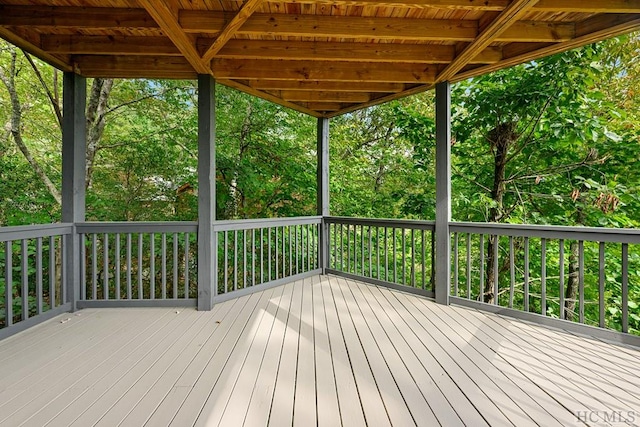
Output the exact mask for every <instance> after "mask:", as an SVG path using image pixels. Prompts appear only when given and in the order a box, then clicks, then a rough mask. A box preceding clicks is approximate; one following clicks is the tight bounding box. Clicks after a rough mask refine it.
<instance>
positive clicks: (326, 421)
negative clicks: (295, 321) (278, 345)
mask: <svg viewBox="0 0 640 427" xmlns="http://www.w3.org/2000/svg"><path fill="white" fill-rule="evenodd" d="M320 281H321V279H320V277H319V276H314V277H312V281H311V286H312V297H313V329H314V331H315V333H314V347H315V361H316V366H315V372H316V396H317V408H318V409H317V413H318V425H324V426H335V425H340V407H339V404H338V392H337V389H336V378H335V370H334V366H333V357H332V356H331V345H330V343H329V330H328V328H327V317H326V313H325V308H324V301H323V295H322V288H321V286H320Z"/></svg>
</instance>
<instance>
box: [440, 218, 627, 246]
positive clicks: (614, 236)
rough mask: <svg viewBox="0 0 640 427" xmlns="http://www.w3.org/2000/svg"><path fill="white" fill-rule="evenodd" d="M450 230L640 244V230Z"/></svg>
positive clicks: (494, 226) (458, 226)
mask: <svg viewBox="0 0 640 427" xmlns="http://www.w3.org/2000/svg"><path fill="white" fill-rule="evenodd" d="M449 230H450V231H451V232H458V233H477V234H492V235H498V236H514V237H539V238H546V239H572V240H585V241H596V242H611V243H640V230H639V229H632V228H598V227H567V226H561V225H524V224H498V223H476V222H451V223H449Z"/></svg>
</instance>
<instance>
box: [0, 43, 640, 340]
mask: <svg viewBox="0 0 640 427" xmlns="http://www.w3.org/2000/svg"><path fill="white" fill-rule="evenodd" d="M639 56H640V38H639V37H638V35H637V34H636V35H630V36H626V37H620V38H617V39H613V40H609V41H605V42H602V43H600V44H597V45H592V46H587V47H585V48H582V49H578V50H574V51H571V52H567V53H564V54H561V55H556V56H553V57H550V58H546V59H543V60H540V61H536V62H533V63H529V64H525V65H520V66H516V67H512V68H509V69H506V70H502V71H499V72H496V73H492V74H490V75H487V76H483V77H479V78H475V79H472V80H469V81H466V82H462V83H459V84H457V85H455V86H454V87H453V99H452V100H453V102H452V104H453V108H454V110H453V117H454V127H453V140H452V155H453V158H452V166H453V177H452V189H453V199H452V206H453V217H454V220H458V221H490V222H512V223H529V224H558V225H585V226H607V227H633V228H637V227H639V226H640V195H639V194H640V191H638V190H639V189H640V169H638V168H637V166H636V165H637V162H638V160H639V159H640V143H639V142H640V120H639V117H640V97H639V96H638V94H637V92H636V91H637V87H639V85H640V61H638V60H637V59H638V57H639ZM61 83H62V76H61V74H60V73H59V72H57V71H55V70H53V69H52V68H51V67H49V66H46V65H44V64H42V63H41V62H39V61H37V60H35V59H32V58H31V57H29V56H28V55H27V54H25V53H24V52H22V51H20V50H19V49H17V48H15V47H13V46H11V45H8V44H6V43H4V42H2V43H0V123H2V124H3V127H2V131H0V225H19V224H31V223H48V222H55V221H57V220H59V218H60V179H61V178H60V169H61V158H60V148H61V147H60V144H61V142H60V141H61V129H60V127H61V126H60V123H61V116H62V114H63V112H62V107H61V105H62V100H61V97H62V95H61ZM87 92H88V100H87V128H88V133H87V138H88V144H87V163H88V165H87V181H86V186H87V218H88V219H89V220H105V221H123V220H126V221H139V220H195V219H196V218H197V179H196V167H197V155H196V154H197V153H196V152H197V118H196V105H197V88H196V84H195V82H193V81H165V80H162V81H149V80H108V79H95V80H89V81H88V90H87ZM216 116H217V153H216V154H217V217H218V218H219V219H232V218H256V217H284V216H297V215H313V214H315V211H316V207H315V197H316V192H315V164H316V152H315V150H316V147H315V143H316V142H315V125H316V123H315V119H313V118H310V117H307V116H304V115H302V114H299V113H295V112H292V111H289V110H287V109H285V108H282V107H279V106H276V105H274V104H271V103H269V102H266V101H263V100H260V99H256V98H252V97H250V96H248V95H245V94H243V93H239V92H237V91H235V90H232V89H229V88H226V87H224V86H218V87H217V92H216ZM434 134H435V124H434V119H433V94H432V93H424V94H420V95H416V96H413V97H410V98H406V99H402V100H398V101H394V102H391V103H388V104H385V105H381V106H377V107H372V108H369V109H366V110H361V111H357V112H354V113H351V114H347V115H344V116H341V117H338V118H336V119H332V120H331V153H330V157H331V166H330V167H331V211H332V214H334V215H344V216H363V217H382V218H414V219H433V218H434V213H435V203H434V194H435V179H434V175H435V174H434ZM487 244H488V247H487V253H489V254H491V253H492V245H493V244H495V242H494V241H493V240H491V239H490V240H489V241H488V242H487ZM567 244H568V246H567V252H569V253H570V254H571V256H574V252H575V251H577V245H574V244H573V243H571V242H568V243H567ZM500 246H501V247H504V246H505V245H504V244H503V243H500ZM520 249H521V248H520ZM532 250H533V251H539V250H540V249H539V248H536V247H534V248H532ZM555 250H556V251H557V250H558V249H555ZM585 250H586V251H587V254H588V258H589V259H596V260H597V248H591V247H587V248H586V249H585ZM553 251H554V249H550V257H553V256H557V255H554V252H553ZM616 251H618V252H619V248H617V249H616V248H613V249H611V250H610V251H609V252H611V253H612V254H613V255H614V258H616V257H617V258H619V256H618V255H619V254H618V252H616ZM532 259H539V257H532ZM630 259H631V267H632V268H631V271H630V274H631V276H632V280H631V283H630V286H631V291H630V300H631V303H632V305H633V304H635V302H636V301H640V252H638V250H637V249H636V248H632V249H631V253H630ZM616 262H617V261H616ZM637 264H639V265H637ZM491 265H493V263H492V260H491V258H490V257H489V259H488V261H487V266H491ZM531 268H532V271H534V270H536V269H537V271H539V268H540V266H539V265H535V264H534V265H532V267H531ZM594 268H596V269H597V266H596V267H594ZM611 271H614V272H618V271H620V268H619V266H614V268H612V269H611ZM486 274H487V275H486V285H487V287H490V285H491V283H492V280H493V272H492V269H491V268H487V269H486ZM615 274H618V273H615ZM615 274H612V276H611V277H607V281H608V283H611V284H612V287H614V288H615V286H618V284H619V282H620V278H619V277H617V276H615ZM586 280H587V282H586V283H587V286H588V289H587V293H589V292H591V291H590V290H592V289H595V288H597V283H596V282H595V279H594V278H593V277H591V276H589V275H588V276H587V278H586ZM465 286H466V285H465ZM571 286H572V285H571V282H569V287H571ZM534 287H535V286H534ZM533 291H535V289H534V290H533ZM568 292H569V290H568ZM556 297H557V295H556ZM608 298H610V299H612V300H615V298H618V297H616V293H615V292H614V293H612V294H610V295H609V296H608ZM502 302H503V301H502V300H501V303H502ZM614 302H615V304H614V307H613V308H614V310H612V311H611V312H610V313H609V318H608V322H611V323H613V324H615V323H616V322H617V321H618V320H617V319H618V317H619V313H618V312H615V305H616V304H617V305H619V302H616V301H614ZM632 305H630V306H632ZM16 309H18V308H16ZM549 310H550V311H549V312H548V314H550V315H556V316H558V311H559V308H558V307H553V306H550V307H549ZM554 310H555V311H554ZM572 310H573V308H572ZM634 316H635V317H634ZM596 317H597V316H596ZM631 322H632V326H633V328H635V329H640V317H638V316H637V314H636V313H635V312H634V313H632V319H631Z"/></svg>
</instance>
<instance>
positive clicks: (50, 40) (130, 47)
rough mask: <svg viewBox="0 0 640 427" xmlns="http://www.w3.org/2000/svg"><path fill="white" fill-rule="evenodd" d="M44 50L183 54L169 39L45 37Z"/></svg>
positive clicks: (128, 53)
mask: <svg viewBox="0 0 640 427" xmlns="http://www.w3.org/2000/svg"><path fill="white" fill-rule="evenodd" d="M40 43H41V45H42V49H44V50H46V51H47V52H51V53H66V54H75V55H78V54H86V55H90V54H94V55H164V56H180V55H182V53H181V52H180V50H179V49H178V48H177V47H176V46H175V45H174V44H173V42H172V41H171V40H170V39H168V38H167V37H157V36H152V37H141V36H138V37H135V36H68V35H43V36H41V39H40Z"/></svg>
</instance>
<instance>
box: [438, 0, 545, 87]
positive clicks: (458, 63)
mask: <svg viewBox="0 0 640 427" xmlns="http://www.w3.org/2000/svg"><path fill="white" fill-rule="evenodd" d="M537 2H538V0H513V1H512V2H511V3H510V4H509V6H507V8H506V9H505V10H504V11H503V12H502V13H500V15H498V17H497V18H496V19H494V20H493V21H492V22H491V23H490V24H489V25H488V26H487V27H486V28H485V29H484V30H482V32H481V33H480V34H479V35H478V37H477V38H476V39H475V40H474V41H473V42H471V43H470V44H469V45H468V46H467V47H466V48H465V49H464V50H463V51H462V52H461V53H460V54H459V55H458V56H457V57H456V59H454V60H453V61H452V62H451V63H450V64H449V65H448V66H447V67H446V68H445V69H444V70H443V71H442V72H441V73H440V74H439V75H438V79H437V80H438V81H447V80H450V79H451V78H452V77H453V76H455V75H456V74H457V73H458V71H460V70H462V69H463V68H464V67H465V66H466V65H467V64H469V63H470V62H471V59H472V58H473V57H474V56H476V55H477V54H478V53H480V52H481V51H482V50H484V49H485V48H486V47H487V46H489V45H490V44H491V43H493V42H494V41H496V40H497V39H498V37H500V35H501V34H502V33H504V32H505V31H506V30H507V29H508V28H509V27H510V26H512V25H513V24H514V23H515V22H516V21H518V20H519V19H520V18H521V17H522V16H524V15H525V14H526V13H527V12H528V11H529V10H530V9H531V7H533V5H534V4H536V3H537Z"/></svg>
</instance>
